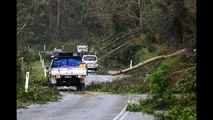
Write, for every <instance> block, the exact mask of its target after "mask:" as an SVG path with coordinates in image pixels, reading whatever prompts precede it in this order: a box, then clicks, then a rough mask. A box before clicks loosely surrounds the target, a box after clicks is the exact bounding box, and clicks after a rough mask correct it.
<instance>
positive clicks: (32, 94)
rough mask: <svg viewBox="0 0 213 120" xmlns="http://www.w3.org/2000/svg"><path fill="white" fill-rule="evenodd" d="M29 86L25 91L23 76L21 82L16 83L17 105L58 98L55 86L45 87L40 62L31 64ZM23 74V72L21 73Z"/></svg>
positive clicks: (44, 101) (24, 105)
mask: <svg viewBox="0 0 213 120" xmlns="http://www.w3.org/2000/svg"><path fill="white" fill-rule="evenodd" d="M31 65H32V67H31V70H30V78H29V88H28V92H25V88H24V78H22V80H21V81H22V84H18V83H17V99H16V100H17V106H18V108H19V107H26V106H28V105H30V104H32V103H46V102H48V101H56V100H58V98H59V91H58V90H57V88H54V87H53V88H48V87H46V82H47V80H46V78H45V77H44V72H43V68H42V66H41V63H40V62H34V63H33V64H31ZM23 74H25V73H23Z"/></svg>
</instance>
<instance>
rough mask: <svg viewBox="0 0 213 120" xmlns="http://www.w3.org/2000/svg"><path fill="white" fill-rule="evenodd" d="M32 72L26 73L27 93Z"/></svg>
mask: <svg viewBox="0 0 213 120" xmlns="http://www.w3.org/2000/svg"><path fill="white" fill-rule="evenodd" d="M29 77H30V72H26V81H25V92H27V90H28V84H29Z"/></svg>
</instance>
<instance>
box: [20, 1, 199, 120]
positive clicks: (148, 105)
mask: <svg viewBox="0 0 213 120" xmlns="http://www.w3.org/2000/svg"><path fill="white" fill-rule="evenodd" d="M44 44H45V45H46V46H47V49H48V50H52V49H54V48H61V47H62V45H63V46H64V50H65V51H76V45H77V44H88V45H89V49H90V51H91V52H95V51H96V53H97V55H98V57H99V58H100V60H99V65H100V69H99V71H98V73H99V74H106V73H107V71H108V70H120V69H124V68H127V67H129V62H130V60H132V61H133V65H136V64H138V63H140V62H143V61H144V60H147V59H149V58H152V57H154V56H158V55H164V54H169V53H172V52H174V51H177V50H179V49H182V48H188V49H189V52H188V53H187V55H185V56H181V57H176V58H171V59H168V60H160V61H156V62H154V63H151V64H147V65H145V66H143V67H142V68H139V69H137V70H134V71H132V72H130V73H128V74H129V75H131V77H129V78H125V79H123V80H119V81H117V82H116V81H113V82H112V83H103V84H99V83H94V84H92V85H91V86H89V87H88V90H97V91H108V92H113V93H149V94H150V96H151V97H150V99H148V100H141V101H140V104H139V105H129V106H128V110H134V111H144V112H148V113H155V112H154V111H155V110H164V111H166V112H163V113H162V114H161V113H156V114H157V115H158V116H159V117H160V118H162V119H195V117H196V91H195V88H196V74H195V73H196V71H195V70H196V52H193V51H192V50H193V49H195V48H196V0H176V1H174V0H31V1H26V0H18V1H17V54H18V55H17V86H18V87H17V102H18V103H19V102H22V103H23V102H25V101H32V102H39V101H48V100H52V98H53V99H56V98H57V97H56V96H58V93H57V91H55V89H46V88H45V87H43V86H44V81H46V80H45V78H44V77H42V75H40V73H41V71H40V70H41V69H40V68H39V67H38V65H39V63H38V62H37V61H39V56H38V55H37V51H42V50H43V45H44ZM28 46H29V48H30V49H29V48H28ZM29 50H30V52H26V51H29ZM22 57H24V62H21V60H20V58H22ZM26 66H29V69H30V72H31V76H32V77H31V80H32V82H31V83H30V85H31V86H34V87H32V88H30V89H31V90H30V89H29V92H28V93H25V92H24V85H23V84H24V83H23V80H24V74H25V70H26ZM39 76H40V77H39ZM109 88H110V89H109ZM44 91H46V92H45V94H49V95H50V96H51V95H52V97H49V98H50V99H47V98H45V97H39V95H41V96H42V94H44ZM26 94H27V95H26ZM174 94H179V97H175V96H174ZM25 96H27V97H25ZM53 96H54V97H53Z"/></svg>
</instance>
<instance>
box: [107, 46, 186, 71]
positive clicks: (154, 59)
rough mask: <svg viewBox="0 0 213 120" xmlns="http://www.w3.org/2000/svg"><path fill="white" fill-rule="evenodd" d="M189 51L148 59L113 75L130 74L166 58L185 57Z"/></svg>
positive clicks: (184, 50) (183, 50)
mask: <svg viewBox="0 0 213 120" xmlns="http://www.w3.org/2000/svg"><path fill="white" fill-rule="evenodd" d="M187 51H188V49H182V50H179V51H176V52H174V53H172V54H169V55H161V56H157V57H154V58H151V59H148V60H146V61H144V62H142V63H139V64H137V65H135V66H133V67H131V68H126V69H123V70H121V71H119V72H116V73H113V74H111V75H119V74H121V73H126V72H130V71H132V70H135V69H137V68H139V67H142V66H144V65H145V64H148V63H151V62H154V61H158V60H162V59H166V58H169V57H174V56H178V55H184V54H186V53H187Z"/></svg>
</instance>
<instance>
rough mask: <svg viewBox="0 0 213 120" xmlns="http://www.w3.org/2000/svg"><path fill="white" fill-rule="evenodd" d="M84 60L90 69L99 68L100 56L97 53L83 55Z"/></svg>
mask: <svg viewBox="0 0 213 120" xmlns="http://www.w3.org/2000/svg"><path fill="white" fill-rule="evenodd" d="M82 62H83V63H85V64H86V65H87V69H88V70H97V69H98V58H97V56H96V55H83V57H82Z"/></svg>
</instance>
